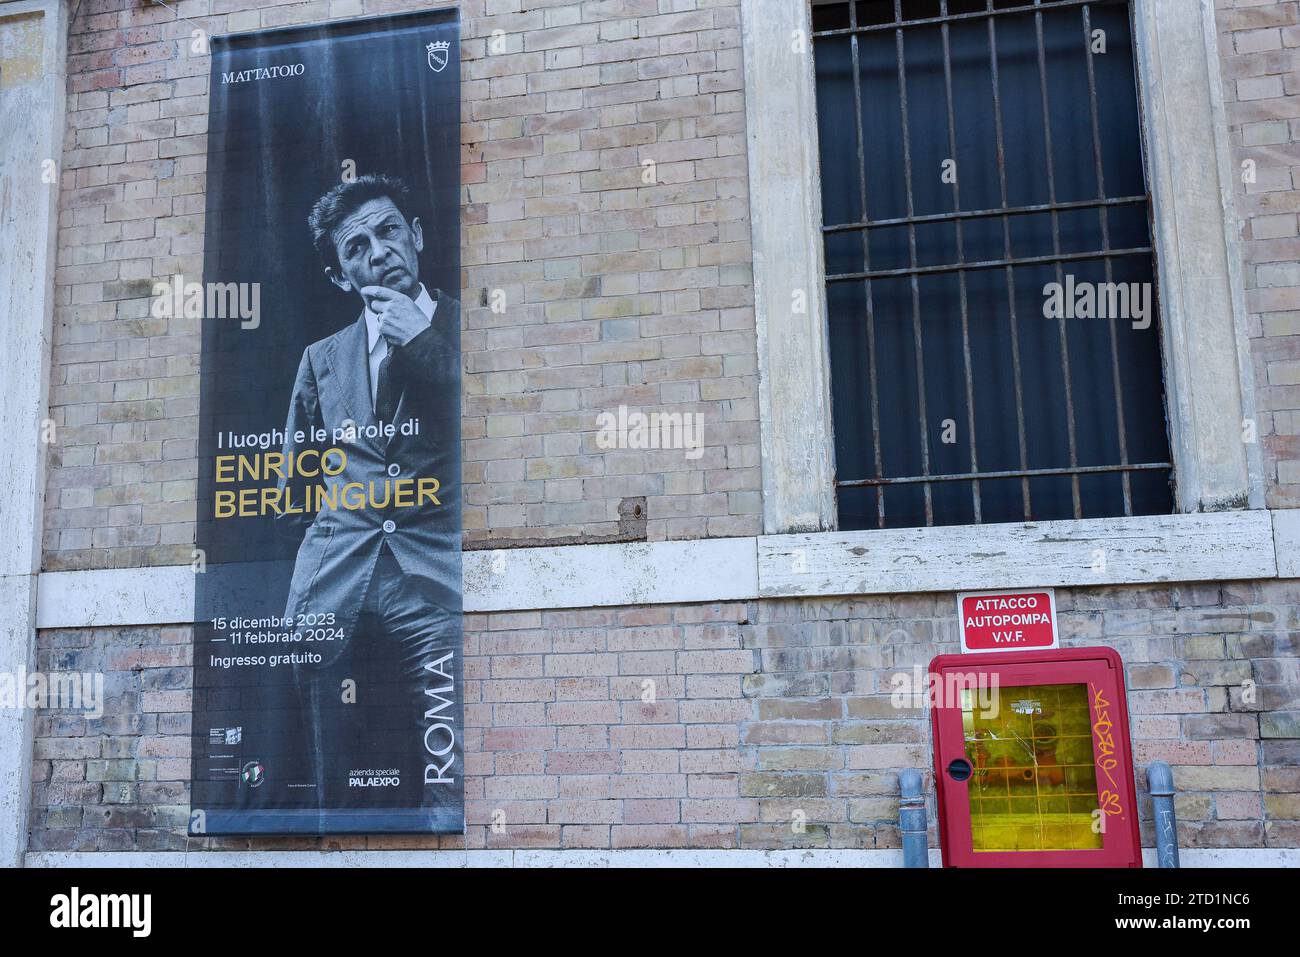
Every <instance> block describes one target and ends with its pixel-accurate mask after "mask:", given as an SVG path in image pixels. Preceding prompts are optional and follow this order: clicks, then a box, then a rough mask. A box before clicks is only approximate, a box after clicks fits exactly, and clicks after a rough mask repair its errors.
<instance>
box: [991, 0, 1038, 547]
mask: <svg viewBox="0 0 1300 957" xmlns="http://www.w3.org/2000/svg"><path fill="white" fill-rule="evenodd" d="M988 12H989V14H990V16H989V19H988V25H989V67H990V69H991V71H992V75H993V128H994V131H995V134H996V136H997V147H998V187H999V189H1000V190H1001V196H1002V208H1003V209H1006V208H1007V154H1006V146H1005V140H1004V139H1003V136H1002V89H1001V82H1002V81H1001V79H1000V78H999V76H998V35H997V25H996V24H997V20H996V18H995V17H993V16H992V13H993V0H988ZM1002 244H1003V247H1004V249H1005V254H1006V255H1005V258H1006V259H1008V260H1009V259H1011V220H1010V218H1009V217H1007V216H1003V217H1002ZM1007 305H1008V307H1009V308H1010V315H1011V375H1012V382H1013V384H1014V386H1015V393H1016V435H1017V437H1018V439H1019V443H1020V470H1021V471H1022V472H1023V471H1026V470H1027V469H1028V468H1029V443H1028V441H1027V440H1026V438H1025V397H1024V390H1023V387H1022V385H1021V379H1020V328H1019V325H1020V322H1019V319H1018V318H1017V316H1016V276H1015V269H1014V267H1012V266H1010V265H1008V266H1007ZM1020 497H1021V500H1022V501H1023V504H1024V509H1025V521H1026V522H1027V521H1029V520H1030V519H1031V518H1033V506H1032V502H1031V499H1030V495H1029V479H1028V478H1022V479H1021V480H1020Z"/></svg>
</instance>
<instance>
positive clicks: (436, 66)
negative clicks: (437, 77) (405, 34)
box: [425, 40, 451, 73]
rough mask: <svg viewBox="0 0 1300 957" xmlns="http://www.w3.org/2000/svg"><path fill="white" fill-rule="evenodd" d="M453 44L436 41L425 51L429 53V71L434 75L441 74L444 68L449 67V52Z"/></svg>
mask: <svg viewBox="0 0 1300 957" xmlns="http://www.w3.org/2000/svg"><path fill="white" fill-rule="evenodd" d="M450 48H451V44H450V43H448V42H447V41H446V40H434V41H433V42H432V43H430V44H429V45H428V46H427V47H425V50H427V51H428V53H429V69H430V70H432V71H433V72H434V73H441V72H442V68H443V67H445V66H446V65H447V58H448V57H449V56H450V55H451V54H450V52H449V50H450Z"/></svg>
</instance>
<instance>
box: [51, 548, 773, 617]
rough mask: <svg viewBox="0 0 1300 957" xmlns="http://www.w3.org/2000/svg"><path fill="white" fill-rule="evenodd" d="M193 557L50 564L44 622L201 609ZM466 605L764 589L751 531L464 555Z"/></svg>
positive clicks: (188, 613) (684, 596)
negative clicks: (133, 564)
mask: <svg viewBox="0 0 1300 957" xmlns="http://www.w3.org/2000/svg"><path fill="white" fill-rule="evenodd" d="M194 574H195V573H194V571H193V570H192V569H191V568H190V566H189V565H171V566H165V567H156V568H120V569H119V568H114V569H105V570H96V571H80V572H45V573H43V574H42V575H41V576H40V579H39V594H38V597H37V613H36V615H37V618H36V626H37V627H38V628H86V627H99V626H109V625H165V624H175V623H181V622H188V621H191V620H193V617H194ZM463 575H464V587H465V610H466V611H467V612H482V611H505V610H511V609H520V610H522V609H537V608H592V607H599V606H605V605H656V604H681V603H687V602H705V601H732V600H738V599H746V598H753V597H754V596H755V595H757V594H758V565H757V556H756V552H755V539H753V538H710V539H701V540H698V541H685V542H635V543H630V544H624V545H569V546H564V547H556V548H513V549H511V548H508V549H496V550H489V551H472V552H466V553H465V555H464V572H463Z"/></svg>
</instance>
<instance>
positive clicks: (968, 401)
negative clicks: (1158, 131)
mask: <svg viewBox="0 0 1300 957" xmlns="http://www.w3.org/2000/svg"><path fill="white" fill-rule="evenodd" d="M1132 38H1133V29H1132V24H1131V10H1130V8H1129V3H1128V2H1125V0H1088V2H1083V0H1038V2H1032V0H857V2H829V3H817V4H816V5H815V6H814V7H813V52H814V56H815V63H816V83H817V111H818V131H819V137H820V146H819V149H820V160H821V183H822V211H823V223H824V226H823V240H824V250H825V264H826V285H827V289H826V291H827V313H828V322H829V331H828V338H829V346H830V361H831V388H832V400H833V407H834V412H833V415H834V426H835V449H836V467H837V476H836V489H837V498H838V508H839V524H840V527H841V528H843V529H861V528H898V527H915V526H928V525H960V524H978V523H987V522H1008V521H1021V520H1046V519H1062V518H1093V517H1106V516H1118V515H1138V514H1157V513H1169V512H1171V511H1172V510H1173V490H1172V487H1171V486H1172V482H1173V470H1172V465H1171V462H1170V450H1169V439H1168V431H1167V426H1166V415H1165V404H1164V402H1165V400H1164V386H1163V374H1162V360H1161V349H1160V333H1159V326H1160V323H1159V309H1158V303H1157V290H1156V283H1155V262H1154V251H1153V247H1152V241H1151V235H1152V228H1151V222H1150V216H1151V203H1150V195H1149V190H1148V186H1147V177H1146V172H1145V166H1144V161H1143V143H1142V128H1141V111H1140V106H1139V103H1140V100H1139V97H1138V89H1137V76H1136V69H1135V62H1134V51H1133V39H1132Z"/></svg>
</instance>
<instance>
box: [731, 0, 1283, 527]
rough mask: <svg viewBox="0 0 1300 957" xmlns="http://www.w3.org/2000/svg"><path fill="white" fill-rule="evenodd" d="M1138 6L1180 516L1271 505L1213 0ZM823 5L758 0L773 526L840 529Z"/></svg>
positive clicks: (764, 428) (744, 33)
mask: <svg viewBox="0 0 1300 957" xmlns="http://www.w3.org/2000/svg"><path fill="white" fill-rule="evenodd" d="M1132 3H1133V7H1134V9H1133V22H1134V38H1133V40H1134V47H1135V57H1136V63H1137V71H1138V106H1139V111H1140V123H1141V135H1142V136H1143V139H1144V142H1145V151H1144V152H1145V161H1146V164H1147V173H1148V177H1149V181H1150V182H1149V188H1150V191H1151V195H1152V203H1153V208H1154V222H1153V229H1152V243H1153V245H1154V247H1155V250H1156V253H1155V262H1156V277H1157V282H1158V284H1159V288H1160V296H1159V297H1158V298H1159V307H1160V310H1161V314H1160V328H1161V335H1162V355H1163V362H1164V367H1165V368H1164V376H1165V402H1166V407H1167V412H1168V419H1169V423H1168V424H1169V438H1170V451H1171V455H1172V460H1173V463H1174V478H1175V508H1176V513H1187V512H1203V511H1223V510H1233V509H1247V508H1250V509H1257V508H1263V507H1264V495H1263V467H1262V455H1261V450H1260V443H1259V441H1258V440H1256V441H1253V442H1252V441H1246V440H1245V438H1244V432H1245V430H1246V429H1247V426H1248V423H1249V422H1251V421H1253V420H1254V388H1253V379H1252V375H1253V373H1252V367H1251V361H1250V353H1249V339H1248V335H1247V325H1246V309H1245V296H1244V292H1243V283H1242V275H1241V272H1242V262H1241V256H1240V249H1239V240H1238V238H1237V236H1236V231H1235V225H1234V224H1235V221H1236V215H1235V212H1234V210H1233V206H1232V202H1233V199H1232V197H1233V189H1232V181H1231V177H1232V176H1233V175H1234V171H1233V167H1232V163H1231V160H1230V151H1229V143H1228V129H1227V122H1226V114H1225V110H1224V106H1223V92H1222V79H1221V76H1220V73H1219V60H1218V51H1217V41H1216V33H1215V26H1214V20H1213V16H1214V11H1213V7H1212V5H1206V4H1189V3H1186V0H1181V2H1180V0H1132ZM774 7H775V9H774ZM811 7H812V2H809V0H805V2H802V3H793V4H781V5H773V4H769V3H764V2H763V0H741V39H742V47H743V52H744V63H745V105H746V121H747V139H748V143H749V173H750V189H749V195H750V210H751V231H752V239H753V250H754V298H755V303H754V311H755V322H756V326H757V340H758V365H759V400H760V401H759V413H760V435H761V449H762V472H763V503H764V504H763V521H764V531H765V532H766V533H767V534H768V535H779V534H785V533H801V532H815V531H834V530H835V529H836V528H837V516H836V507H835V484H834V481H835V463H834V425H833V422H832V420H831V408H830V381H829V376H830V361H829V347H828V335H827V333H828V326H827V317H826V294H825V266H824V262H823V255H822V232H821V227H822V210H821V182H820V165H819V151H818V138H817V117H816V112H815V111H816V93H815V78H814V66H813V56H812V40H811V37H812V11H811ZM1170 90H1174V91H1177V96H1178V102H1177V107H1176V109H1169V108H1165V107H1166V103H1167V97H1168V91H1170ZM800 304H804V305H805V306H806V308H805V309H804V310H803V311H802V312H801V311H799V309H798V308H797V306H798V305H800ZM1258 431H1259V430H1258V429H1256V430H1255V432H1256V435H1257V434H1258ZM1155 517H1156V518H1159V516H1155ZM1066 521H1073V522H1088V521H1107V520H1090V519H1069V520H1066ZM952 527H956V528H964V529H968V530H972V531H973V530H978V529H981V528H986V527H987V526H982V525H981V526H976V525H966V526H952ZM876 531H879V530H868V531H863V532H852V533H845V535H854V536H859V535H866V536H869V535H872V534H873V533H875V532H876ZM917 531H919V532H920V533H922V534H924V532H926V531H928V529H919V530H917Z"/></svg>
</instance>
